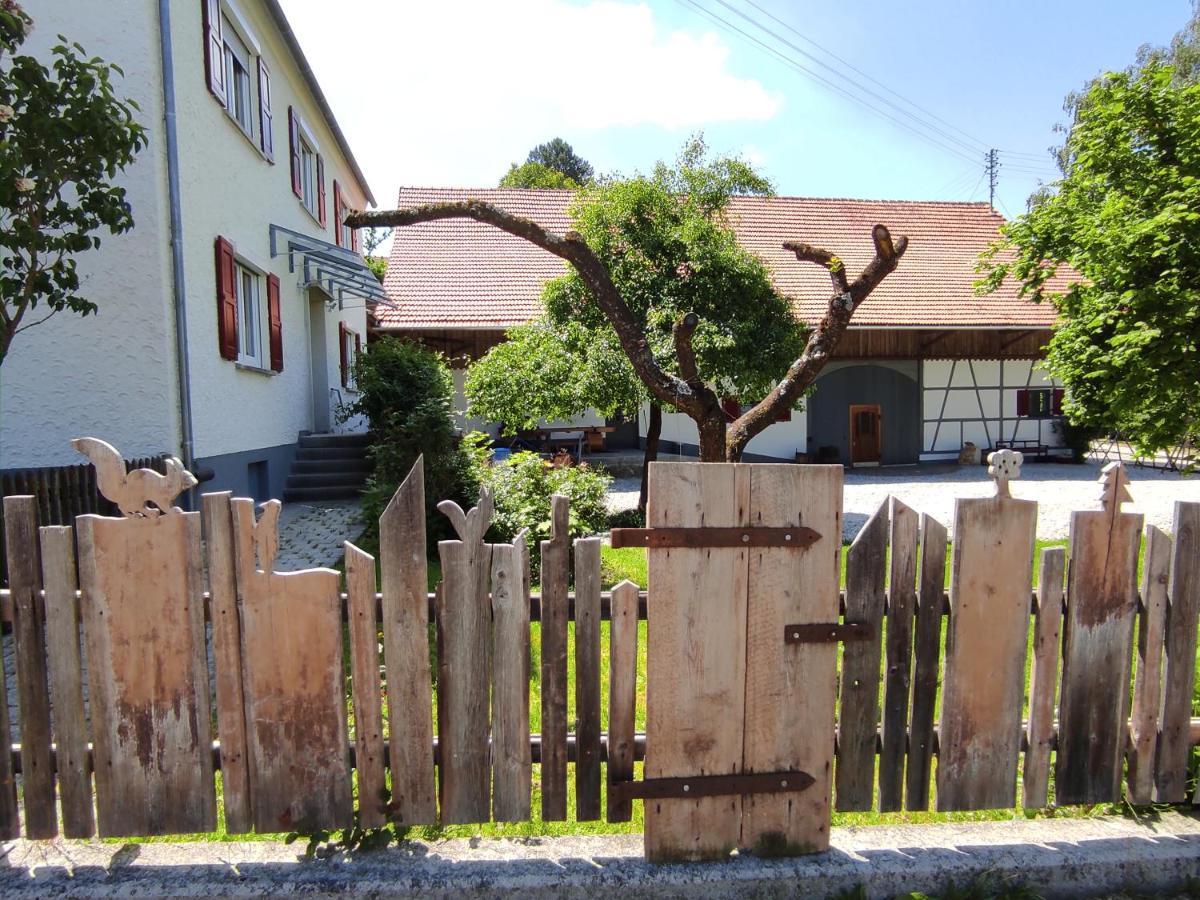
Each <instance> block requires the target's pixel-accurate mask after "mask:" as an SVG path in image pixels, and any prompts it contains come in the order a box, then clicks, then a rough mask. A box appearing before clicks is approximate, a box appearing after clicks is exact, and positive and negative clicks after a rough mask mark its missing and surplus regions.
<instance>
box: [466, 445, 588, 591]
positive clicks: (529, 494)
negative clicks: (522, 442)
mask: <svg viewBox="0 0 1200 900" xmlns="http://www.w3.org/2000/svg"><path fill="white" fill-rule="evenodd" d="M463 449H464V451H465V452H466V454H467V456H469V457H470V459H471V468H472V471H473V473H474V475H475V478H476V480H477V481H478V483H479V484H480V485H485V486H487V487H488V488H490V489H491V491H492V502H493V505H494V507H495V512H494V514H493V515H492V527H491V530H490V531H489V532H488V537H489V539H490V540H493V541H499V542H508V541H511V540H512V539H513V537H514V536H515V535H516V533H517V532H518V531H520V530H521V529H522V528H527V529H529V534H528V535H527V540H528V541H529V547H530V548H531V549H533V551H534V552H533V553H531V554H530V557H531V562H533V564H534V566H535V568H536V557H537V551H536V549H534V548H536V547H537V544H538V542H539V541H544V540H547V539H549V537H550V497H551V495H553V494H563V495H564V496H566V497H567V498H568V499H569V500H570V501H571V510H570V517H569V519H568V527H569V530H570V533H571V537H572V538H575V537H580V536H581V535H587V534H596V533H598V532H601V531H604V530H605V528H606V524H607V511H606V509H605V506H604V494H605V492H606V491H607V490H608V485H609V483H610V482H611V481H612V477H611V476H609V475H608V474H607V473H606V472H603V471H601V470H599V469H593V468H592V467H591V466H588V465H587V464H586V463H582V464H580V465H571V464H569V463H568V462H567V461H566V460H565V459H558V460H555V461H553V462H551V461H548V460H544V459H542V458H541V457H540V456H538V454H536V453H524V452H522V453H514V454H513V455H512V456H510V457H509V458H508V459H506V460H503V461H501V462H490V456H491V451H490V448H489V441H488V437H487V435H483V434H479V433H472V434H469V435H467V436H466V437H465V438H463Z"/></svg>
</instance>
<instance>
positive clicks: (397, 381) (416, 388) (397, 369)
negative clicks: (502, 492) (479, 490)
mask: <svg viewBox="0 0 1200 900" xmlns="http://www.w3.org/2000/svg"><path fill="white" fill-rule="evenodd" d="M354 374H355V383H356V384H357V385H358V391H359V393H358V397H357V399H356V400H355V401H354V403H352V404H350V405H349V406H348V407H347V409H346V411H345V413H344V414H345V415H346V417H347V418H348V417H350V416H356V415H362V416H366V418H367V419H368V421H369V422H370V423H371V433H372V435H373V439H372V443H371V447H370V455H371V460H372V462H373V464H374V471H373V472H372V474H371V477H370V480H369V481H368V482H367V491H366V495H365V497H364V502H363V519H364V521H365V522H366V523H367V529H368V531H370V532H374V530H375V529H376V528H377V527H378V522H379V516H380V515H381V514H382V513H383V510H384V508H385V507H386V506H387V504H388V501H389V500H391V498H392V495H393V494H394V493H395V492H396V488H398V487H399V486H400V483H401V482H402V481H403V480H404V479H405V477H406V476H407V475H408V472H409V470H410V469H411V468H412V466H413V463H415V462H416V461H417V457H418V456H420V455H421V454H424V455H425V513H426V518H427V523H428V529H429V532H428V533H429V535H430V540H436V539H437V538H438V537H439V536H445V537H450V536H451V534H450V529H449V523H448V521H447V519H446V517H445V516H443V515H442V514H441V513H439V512H438V511H437V504H438V502H439V501H441V500H455V501H457V502H459V503H464V502H466V501H467V500H468V499H471V500H472V501H473V499H474V496H475V488H476V485H475V481H474V477H473V475H472V474H471V466H470V460H469V459H468V458H467V456H466V454H465V453H463V451H462V450H460V449H459V448H458V446H457V436H456V435H455V433H454V426H453V424H452V422H451V419H450V407H451V402H452V400H453V397H454V380H453V377H452V376H451V374H450V367H449V366H448V365H447V364H446V361H445V359H443V358H442V356H441V355H440V354H437V353H434V352H432V351H430V350H426V349H425V348H423V347H421V346H420V345H418V344H415V343H412V342H409V341H403V340H399V339H397V338H393V337H384V338H381V339H380V340H378V341H376V342H375V343H373V344H372V345H371V352H370V353H363V354H360V355H359V356H358V357H356V361H355V370H354Z"/></svg>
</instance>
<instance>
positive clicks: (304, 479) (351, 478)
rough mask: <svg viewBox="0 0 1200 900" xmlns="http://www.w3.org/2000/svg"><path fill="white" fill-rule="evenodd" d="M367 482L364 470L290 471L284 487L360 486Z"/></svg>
mask: <svg viewBox="0 0 1200 900" xmlns="http://www.w3.org/2000/svg"><path fill="white" fill-rule="evenodd" d="M366 482H367V473H366V472H310V473H306V474H297V473H292V474H291V475H289V476H288V480H287V485H286V487H289V488H310V487H336V486H338V485H348V486H355V487H361V486H362V485H364V484H366Z"/></svg>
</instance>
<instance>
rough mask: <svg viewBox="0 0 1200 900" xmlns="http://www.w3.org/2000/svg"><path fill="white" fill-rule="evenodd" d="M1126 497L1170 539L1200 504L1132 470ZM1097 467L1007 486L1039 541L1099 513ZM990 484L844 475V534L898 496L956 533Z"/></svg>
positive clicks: (1185, 483)
mask: <svg viewBox="0 0 1200 900" xmlns="http://www.w3.org/2000/svg"><path fill="white" fill-rule="evenodd" d="M1127 471H1128V472H1129V480H1130V482H1131V485H1130V488H1129V492H1130V493H1131V494H1132V495H1133V503H1132V504H1130V505H1127V506H1126V507H1125V509H1126V510H1127V511H1130V512H1140V513H1143V514H1144V515H1145V516H1146V522H1147V523H1148V524H1151V525H1157V526H1158V527H1159V528H1163V529H1165V530H1167V531H1171V530H1172V527H1171V520H1172V518H1173V516H1174V512H1173V510H1174V505H1175V501H1176V500H1188V501H1193V502H1200V475H1192V476H1184V475H1180V474H1178V473H1177V472H1163V471H1159V470H1156V469H1142V468H1138V467H1136V466H1129V467H1128V470H1127ZM1099 478H1100V466H1099V465H1097V464H1094V463H1084V464H1082V465H1063V464H1059V463H1028V464H1026V465H1025V466H1024V467H1023V469H1022V471H1021V478H1020V480H1019V481H1015V482H1012V493H1013V496H1014V497H1019V498H1021V499H1023V500H1036V501H1038V537H1039V538H1042V539H1044V540H1054V539H1059V538H1065V537H1066V536H1067V530H1068V527H1069V524H1070V518H1071V513H1072V512H1073V511H1075V510H1081V509H1099V495H1100V487H1099V485H1098V483H1097V482H1098V480H1099ZM992 490H993V488H992V482H991V479H990V478H988V477H987V469H986V468H985V467H983V466H968V467H959V466H940V465H938V466H896V467H887V468H880V469H857V470H853V471H851V470H847V472H846V492H845V520H844V521H845V527H844V529H843V536H844V537H845V538H846V539H847V540H849V539H851V538H853V537H854V536H855V535H856V534H858V532H859V529H861V528H862V526H863V525H864V524H865V523H866V521H867V519H868V518H869V517H870V516H871V514H872V513H874V512H875V510H877V509H878V508H879V506H880V504H881V503H883V502H884V501H885V500H887V498H888V497H889V496H895V497H897V498H899V499H900V500H901V501H903V502H904V503H906V504H908V505H909V506H911V507H912V508H913V509H915V510H917V511H918V512H923V513H928V514H929V515H931V516H933V517H934V518H935V519H937V520H938V521H939V522H942V523H943V524H944V525H945V526H946V527H947V528H953V526H954V500H955V499H956V498H958V497H986V496H988V495H989V494H990V493H991V492H992ZM637 498H638V479H636V478H618V479H615V480H614V481H613V483H612V487H611V488H610V490H609V494H608V506H609V509H610V510H612V511H614V512H615V511H618V510H622V509H632V508H633V507H635V506H637Z"/></svg>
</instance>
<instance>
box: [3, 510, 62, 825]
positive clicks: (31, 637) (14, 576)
mask: <svg viewBox="0 0 1200 900" xmlns="http://www.w3.org/2000/svg"><path fill="white" fill-rule="evenodd" d="M37 521H38V512H37V498H35V497H31V496H20V497H5V498H4V522H5V535H4V538H5V544H6V549H7V551H8V587H9V590H10V591H11V592H12V600H13V638H14V639H15V642H16V650H17V699H18V701H19V708H20V712H21V727H20V734H21V782H22V786H23V791H22V794H23V797H24V806H25V836H26V837H28V838H35V839H36V838H49V837H54V836H55V835H56V834H58V819H57V813H56V810H55V807H54V770H53V766H52V764H51V761H50V694H49V690H48V688H47V683H46V631H45V605H44V603H43V601H42V597H41V593H40V591H41V586H42V579H41V574H42V573H41V555H40V553H39V548H38V531H37V527H38V526H37Z"/></svg>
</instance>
